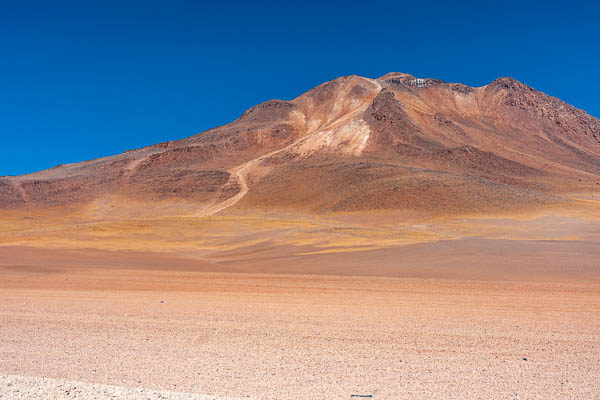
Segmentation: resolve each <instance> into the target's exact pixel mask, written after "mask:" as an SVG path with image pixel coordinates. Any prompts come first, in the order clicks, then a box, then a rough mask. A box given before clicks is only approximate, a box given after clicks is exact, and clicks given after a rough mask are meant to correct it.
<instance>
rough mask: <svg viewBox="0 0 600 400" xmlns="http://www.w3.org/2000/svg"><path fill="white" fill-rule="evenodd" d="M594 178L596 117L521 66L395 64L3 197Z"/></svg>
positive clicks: (396, 197) (351, 196) (415, 204)
mask: <svg viewBox="0 0 600 400" xmlns="http://www.w3.org/2000/svg"><path fill="white" fill-rule="evenodd" d="M598 181H600V121H599V120H598V119H596V118H594V117H592V116H590V115H588V114H587V113H585V112H584V111H581V110H578V109H576V108H574V107H572V106H570V105H568V104H566V103H564V102H562V101H560V100H558V99H556V98H553V97H550V96H548V95H545V94H544V93H542V92H539V91H537V90H535V89H533V88H531V87H529V86H527V85H525V84H522V83H520V82H518V81H516V80H514V79H511V78H500V79H497V80H495V81H493V82H492V83H490V84H488V85H486V86H483V87H476V88H473V87H469V86H466V85H462V84H458V83H446V82H442V81H440V80H437V79H418V78H415V77H414V76H412V75H409V74H403V73H390V74H387V75H385V76H383V77H381V78H379V79H368V78H363V77H358V76H347V77H341V78H338V79H335V80H333V81H330V82H327V83H325V84H322V85H320V86H318V87H316V88H314V89H312V90H310V91H308V92H307V93H305V94H303V95H301V96H299V97H298V98H296V99H294V100H292V101H282V100H271V101H267V102H265V103H262V104H259V105H257V106H255V107H252V108H251V109H249V110H248V111H246V112H245V113H244V114H243V115H241V116H240V117H239V118H238V119H237V120H236V121H234V122H232V123H230V124H228V125H225V126H221V127H218V128H214V129H211V130H208V131H206V132H203V133H201V134H198V135H195V136H192V137H189V138H186V139H182V140H177V141H173V142H165V143H160V144H156V145H153V146H149V147H145V148H142V149H137V150H131V151H127V152H125V153H123V154H120V155H116V156H112V157H106V158H101V159H96V160H92V161H86V162H82V163H77V164H70V165H61V166H57V167H55V168H52V169H49V170H45V171H41V172H36V173H33V174H29V175H24V176H18V177H2V178H0V207H1V208H2V209H23V208H29V209H43V208H45V207H56V206H65V205H70V206H73V205H81V206H84V205H85V204H89V203H90V202H93V201H96V202H97V201H101V200H103V201H108V200H110V201H116V203H117V204H119V203H123V204H130V203H132V202H135V203H137V204H139V203H150V204H166V203H169V204H174V203H176V202H180V203H181V206H182V209H181V210H180V212H182V213H184V214H190V215H195V216H207V215H211V214H215V213H218V212H220V211H223V210H225V209H229V208H237V209H254V208H258V209H265V208H267V209H269V208H277V209H297V210H302V211H303V212H310V213H336V212H348V211H369V210H412V211H419V212H424V213H427V214H431V215H447V214H448V215H456V214H470V213H476V212H486V213H494V212H503V211H507V210H512V211H515V210H521V209H530V208H539V207H543V206H545V205H551V204H556V203H560V202H563V201H565V199H566V197H565V196H564V194H565V193H578V192H586V191H590V190H594V189H595V186H594V185H596V184H597V182H598ZM158 209H159V210H160V208H158Z"/></svg>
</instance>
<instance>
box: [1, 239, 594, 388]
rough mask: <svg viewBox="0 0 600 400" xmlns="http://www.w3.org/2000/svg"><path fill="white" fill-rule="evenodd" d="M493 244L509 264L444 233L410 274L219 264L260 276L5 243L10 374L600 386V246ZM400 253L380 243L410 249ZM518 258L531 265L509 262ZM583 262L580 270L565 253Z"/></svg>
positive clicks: (251, 382) (202, 384) (143, 382)
mask: <svg viewBox="0 0 600 400" xmlns="http://www.w3.org/2000/svg"><path fill="white" fill-rule="evenodd" d="M494 243H495V244H496V245H498V244H499V243H501V242H485V246H488V247H489V248H486V247H485V246H484V247H481V248H483V249H486V250H485V252H482V253H481V254H483V255H485V254H486V253H488V254H492V253H493V252H491V250H490V249H491V248H497V252H498V254H499V255H498V254H496V255H495V256H493V257H490V258H492V259H497V260H496V261H493V262H488V261H486V257H485V256H480V257H479V260H480V263H479V264H476V258H473V257H475V256H474V255H473V254H472V253H466V255H465V257H467V258H464V259H462V260H463V261H469V262H468V263H466V262H465V263H463V264H460V263H457V262H458V261H460V260H461V258H460V257H458V256H457V255H456V254H455V255H454V257H450V259H448V263H446V264H444V262H443V259H444V257H448V254H450V253H448V251H449V250H447V245H444V244H443V243H441V244H431V245H430V247H426V248H423V249H421V250H420V251H421V254H429V257H430V259H429V260H430V261H432V260H435V259H437V260H438V261H437V267H435V268H434V267H431V268H429V270H428V271H429V272H428V273H427V274H425V275H423V274H422V275H421V276H415V274H414V273H413V272H414V271H413V270H412V269H411V268H408V267H404V268H402V267H401V268H400V272H398V271H396V277H376V276H342V275H340V274H339V273H340V271H341V270H342V269H343V268H342V267H341V266H343V263H342V262H340V263H339V265H338V266H337V267H335V268H334V266H331V265H330V267H329V268H330V269H329V271H331V272H335V271H337V272H338V276H333V275H302V274H279V275H273V274H264V273H260V271H257V268H258V267H256V265H257V264H256V259H255V258H252V257H248V255H247V254H246V256H245V258H243V257H241V256H240V254H238V255H237V256H235V257H234V255H229V258H227V257H225V258H226V260H225V261H227V262H225V261H224V260H223V259H221V260H217V261H218V262H221V263H223V264H225V265H226V264H227V263H229V265H230V267H232V268H234V267H235V268H239V269H241V265H242V264H243V265H245V267H244V268H246V269H247V272H245V273H244V272H242V273H240V272H238V273H223V272H210V268H214V267H215V265H217V266H220V264H215V262H216V261H215V260H212V261H210V260H209V261H206V262H200V261H195V262H194V261H191V260H190V259H189V258H181V257H179V258H174V257H172V256H167V255H156V254H146V255H145V257H146V258H144V256H142V254H140V253H132V252H129V253H110V254H109V253H104V254H102V253H101V252H96V253H94V252H89V254H88V256H87V258H86V256H85V254H87V253H88V252H85V251H81V253H79V260H80V261H79V262H78V261H77V258H74V257H73V254H72V253H69V251H67V252H66V253H60V252H59V251H48V252H46V253H45V254H39V253H38V254H37V255H36V251H35V250H32V249H27V248H23V247H21V248H10V247H8V248H6V247H5V248H2V251H0V265H2V266H1V267H0V276H1V277H2V279H1V280H0V298H1V299H2V300H1V301H0V338H2V340H0V374H3V375H20V376H36V377H48V378H57V379H68V380H74V381H81V382H88V383H96V384H109V385H117V386H120V387H126V388H152V390H164V391H173V392H186V393H199V394H203V395H214V396H231V397H238V398H252V399H315V398H319V399H345V398H347V399H350V398H351V395H356V394H361V395H372V396H373V398H374V399H398V398H419V399H446V398H448V399H450V398H461V399H479V398H481V399H506V398H521V399H534V398H539V399H548V398H553V399H554V398H560V399H596V398H600V386H599V385H598V382H599V381H600V335H598V332H599V331H600V280H598V275H599V274H600V273H599V272H598V271H596V270H595V269H594V268H593V266H594V265H599V264H597V257H598V253H596V249H597V248H596V247H593V246H594V245H593V244H589V243H588V244H586V243H571V246H575V247H570V246H566V247H565V246H564V244H563V243H557V244H556V245H552V244H548V243H546V242H542V245H544V246H545V247H542V248H541V249H542V250H543V251H544V252H546V254H547V255H546V256H542V254H544V253H541V252H539V251H538V252H537V253H535V252H534V253H533V254H534V255H535V254H538V257H537V258H536V257H533V256H532V257H530V258H529V259H523V254H526V253H527V252H528V250H529V253H530V254H531V250H532V249H536V247H528V246H538V245H540V244H539V243H537V242H534V243H533V244H532V243H529V242H523V243H521V242H519V243H514V245H513V246H512V247H511V246H505V247H504V248H502V247H501V246H500V247H495V245H494ZM462 245H464V246H471V247H470V248H471V249H472V250H475V248H476V247H473V246H477V245H479V246H481V243H480V242H477V241H476V242H468V243H462ZM422 246H426V245H422ZM561 246H562V247H561ZM580 246H583V247H580ZM513 248H514V249H515V252H512V250H511V249H513ZM444 249H446V250H444ZM28 250H30V251H28ZM414 250H415V249H413V251H412V252H411V253H412V254H416V253H414ZM538 250H539V248H538ZM37 251H39V250H37ZM387 251H388V253H381V254H377V253H376V252H375V253H370V255H369V257H370V258H371V259H381V260H391V259H393V258H394V257H397V258H398V259H401V258H402V254H404V256H407V254H409V253H403V252H406V251H407V249H406V248H398V249H396V250H393V249H392V250H389V249H388V250H387ZM394 251H395V252H394ZM459 253H461V252H459ZM462 253H464V252H462ZM462 253H461V254H462ZM344 254H345V257H346V260H350V257H351V256H354V257H355V255H352V254H354V253H352V254H351V253H344ZM550 255H552V256H550ZM221 256H223V255H221ZM338 256H339V253H338ZM36 257H37V258H36ZM111 257H112V258H111ZM223 257H224V256H223ZM236 257H237V258H236ZM290 257H291V256H290ZM296 257H299V256H296ZM310 257H311V258H309V260H310V262H311V263H317V264H318V263H323V264H326V263H327V262H328V260H329V261H330V260H331V258H328V257H331V255H327V254H325V255H317V256H310ZM360 257H363V259H364V257H365V256H364V255H361V256H360ZM378 257H379V258H378ZM414 257H417V256H416V255H415V256H414ZM469 257H470V258H469ZM502 257H504V258H505V260H506V261H507V264H510V265H512V264H514V261H515V260H520V261H519V262H520V263H521V264H519V265H521V267H519V268H512V269H508V270H507V272H506V273H504V275H502V274H501V273H500V270H499V269H498V267H497V266H496V267H494V265H496V264H495V263H497V264H498V265H499V263H500V261H499V260H500V259H501V258H502ZM594 257H596V258H594ZM569 258H571V259H574V260H579V261H575V262H573V263H572V267H571V269H570V270H569V271H568V273H566V274H565V273H564V272H565V271H564V270H561V269H560V268H559V264H560V262H555V264H552V260H554V259H559V260H563V261H564V260H568V259H569ZM242 259H245V260H246V261H245V263H243V262H242V261H241V260H242ZM275 259H276V257H274V258H273V259H272V260H269V261H268V262H265V265H266V264H269V265H275V264H276V261H275ZM339 259H340V260H343V259H344V257H342V258H339ZM418 259H419V257H417V258H413V259H410V258H409V261H410V262H407V263H405V264H402V263H399V265H414V264H415V262H416V261H415V260H418ZM69 260H70V261H69ZM111 260H121V261H120V263H118V262H113V261H111ZM135 260H138V261H137V262H135ZM144 260H145V261H144ZM150 260H154V263H153V262H151V261H150ZM177 260H179V261H177ZM182 260H183V261H182ZM186 260H187V261H186ZM250 260H254V261H253V262H254V264H253V262H250ZM285 260H287V261H289V260H290V259H285ZM509 261H510V262H509ZM171 263H172V265H173V266H174V267H173V268H172V269H168V268H167V269H165V265H171ZM236 263H237V264H238V265H237V266H236V265H235V264H236ZM106 264H109V265H110V266H107V265H106ZM383 264H385V265H387V267H386V268H387V269H388V270H389V269H390V268H391V264H390V263H389V262H388V264H386V263H385V262H383ZM145 265H147V266H148V267H145ZM161 265H162V266H163V267H162V268H161V267H160V266H161ZM428 265H432V264H431V263H429V264H428ZM452 265H453V266H454V268H451V266H452ZM474 265H480V266H481V267H480V268H475V266H474ZM528 265H529V268H528V267H527V266H528ZM545 265H546V266H549V267H548V268H546V269H544V268H545ZM553 265H554V266H553ZM578 265H579V266H580V267H581V268H577V266H578ZM323 266H324V267H327V265H323ZM450 270H452V271H453V272H452V274H444V273H441V274H439V276H436V274H438V273H439V272H440V271H442V272H443V271H450ZM486 271H489V274H487V275H486ZM540 271H542V272H545V274H544V279H536V276H538V275H539V274H540ZM270 272H272V271H270ZM278 272H282V271H278ZM283 272H285V271H283ZM291 272H294V271H291ZM565 277H567V278H565ZM43 384H44V385H45V384H47V383H45V382H44V383H43ZM49 390H50V389H49ZM136 390H137V389H136ZM0 393H6V392H2V391H0ZM9 396H10V394H9ZM8 398H11V397H8ZM83 398H86V397H83ZM89 398H92V397H89ZM140 398H143V397H140Z"/></svg>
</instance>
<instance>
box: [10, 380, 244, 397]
mask: <svg viewBox="0 0 600 400" xmlns="http://www.w3.org/2000/svg"><path fill="white" fill-rule="evenodd" d="M73 398H75V399H97V400H109V399H111V400H112V399H123V400H137V399H144V400H160V399H165V400H184V399H186V400H235V399H233V398H225V397H214V396H202V395H199V394H195V393H183V392H170V391H161V390H151V389H150V390H148V389H142V388H129V387H122V386H114V385H100V384H92V383H87V382H80V381H69V380H64V379H50V378H36V377H29V376H16V375H9V376H1V375H0V399H55V400H62V399H73Z"/></svg>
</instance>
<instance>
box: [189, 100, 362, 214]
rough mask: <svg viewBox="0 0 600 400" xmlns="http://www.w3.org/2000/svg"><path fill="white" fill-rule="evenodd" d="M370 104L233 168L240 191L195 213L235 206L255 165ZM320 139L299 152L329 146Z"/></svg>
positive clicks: (337, 123) (348, 119)
mask: <svg viewBox="0 0 600 400" xmlns="http://www.w3.org/2000/svg"><path fill="white" fill-rule="evenodd" d="M368 106H369V105H368V103H367V104H363V105H361V106H360V107H359V108H357V109H355V110H352V111H350V112H348V113H347V114H345V115H344V116H343V117H340V118H337V119H335V120H334V121H333V122H331V123H329V124H327V125H325V126H321V127H318V128H316V129H315V130H313V131H309V132H308V133H307V134H306V135H304V136H302V137H300V138H299V139H297V140H295V141H294V142H293V143H291V144H289V145H287V146H286V147H283V148H281V149H277V150H275V151H272V152H270V153H267V154H264V155H262V156H260V157H257V158H254V159H252V160H250V161H247V162H245V163H243V164H241V165H239V166H237V167H235V168H233V169H231V170H230V171H229V173H230V174H231V177H230V178H229V182H231V179H232V178H234V179H236V180H237V183H238V184H239V185H240V191H239V192H238V193H237V194H236V195H235V196H233V197H230V198H229V199H227V200H224V201H222V202H220V203H217V204H213V205H211V206H208V207H207V208H206V209H204V210H202V211H201V212H199V213H198V214H195V215H194V216H195V217H207V216H210V215H214V214H216V213H218V212H220V211H223V210H224V209H226V208H229V207H232V206H234V205H235V204H237V203H238V202H239V201H240V200H241V199H242V198H243V197H244V196H245V195H246V194H247V193H248V190H249V187H248V182H247V177H248V175H249V174H250V173H251V172H252V169H253V168H254V167H256V166H257V165H258V164H260V163H261V162H262V161H263V160H265V159H267V158H269V157H272V156H274V155H275V154H278V153H282V152H285V151H288V150H293V149H294V147H301V145H302V144H304V143H306V142H307V141H308V140H310V139H311V138H314V137H318V136H319V135H321V134H322V133H323V132H328V131H332V130H334V129H336V128H339V127H340V126H343V125H344V124H345V123H348V122H351V121H352V119H353V117H355V116H356V114H358V113H361V112H364V111H365V110H366V109H367V107H368ZM318 139H319V138H317V140H316V144H312V145H311V146H306V147H307V148H305V149H300V148H299V149H298V150H299V153H303V152H307V151H308V152H310V151H312V150H316V147H317V146H319V145H321V146H322V147H323V146H327V143H326V142H325V140H326V138H321V139H322V140H318ZM363 144H364V143H363ZM229 182H228V183H229Z"/></svg>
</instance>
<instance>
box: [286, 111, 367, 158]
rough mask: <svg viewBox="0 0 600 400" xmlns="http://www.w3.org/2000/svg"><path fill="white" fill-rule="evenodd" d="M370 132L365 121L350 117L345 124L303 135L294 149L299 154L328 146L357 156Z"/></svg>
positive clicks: (365, 143) (363, 147)
mask: <svg viewBox="0 0 600 400" xmlns="http://www.w3.org/2000/svg"><path fill="white" fill-rule="evenodd" d="M370 134H371V130H370V129H369V125H367V123H366V122H365V121H363V120H362V119H352V120H350V121H349V122H347V123H345V124H342V125H338V126H336V127H332V128H330V129H324V130H321V131H317V132H314V133H313V134H311V135H309V136H307V137H305V138H304V140H302V142H301V143H299V144H298V147H297V148H295V149H294V150H296V151H297V152H298V153H300V154H309V153H312V152H314V151H318V150H322V149H325V148H328V149H333V150H337V151H340V152H342V153H343V154H348V155H354V156H359V155H361V154H362V152H363V150H364V149H365V147H366V146H367V142H368V140H369V136H370Z"/></svg>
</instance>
